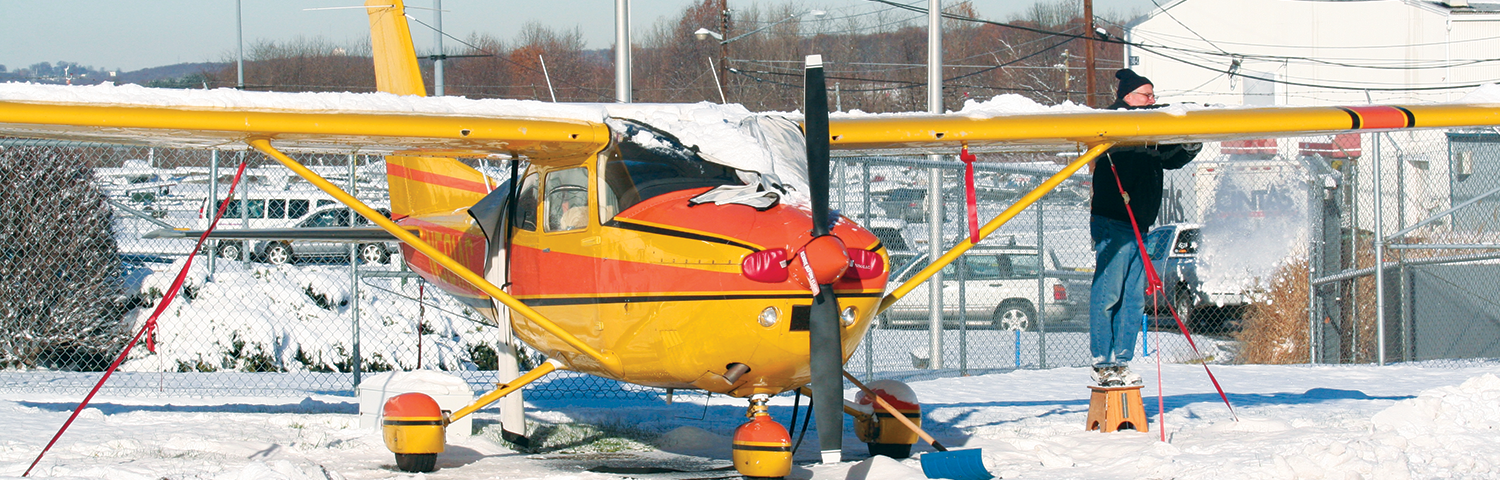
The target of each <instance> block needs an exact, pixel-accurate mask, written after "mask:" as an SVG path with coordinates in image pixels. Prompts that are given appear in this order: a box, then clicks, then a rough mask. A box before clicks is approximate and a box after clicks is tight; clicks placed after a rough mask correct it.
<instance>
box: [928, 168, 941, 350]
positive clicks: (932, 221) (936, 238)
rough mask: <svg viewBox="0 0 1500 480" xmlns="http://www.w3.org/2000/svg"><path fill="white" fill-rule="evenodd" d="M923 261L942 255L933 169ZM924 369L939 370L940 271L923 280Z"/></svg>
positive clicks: (937, 176) (938, 179)
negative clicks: (925, 282)
mask: <svg viewBox="0 0 1500 480" xmlns="http://www.w3.org/2000/svg"><path fill="white" fill-rule="evenodd" d="M927 159H928V160H931V161H934V162H939V161H942V159H943V156H942V155H928V156H927ZM927 206H928V207H927V252H928V253H927V261H928V263H931V262H934V261H937V257H938V255H941V254H942V253H943V169H942V167H937V166H934V167H932V168H931V169H929V170H928V171H927ZM927 295H928V298H929V300H928V302H927V318H928V322H929V323H928V325H927V336H928V347H927V349H928V352H927V353H928V356H929V357H930V358H931V361H929V362H928V364H927V367H928V368H930V369H933V370H938V369H941V368H943V271H942V270H938V272H937V273H935V274H933V275H932V278H929V279H928V280H927Z"/></svg>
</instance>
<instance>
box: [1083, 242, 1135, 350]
mask: <svg viewBox="0 0 1500 480" xmlns="http://www.w3.org/2000/svg"><path fill="white" fill-rule="evenodd" d="M1089 235H1090V236H1091V237H1093V240H1094V287H1093V289H1092V290H1090V294H1091V298H1090V299H1089V353H1090V354H1092V355H1093V357H1094V364H1095V366H1108V365H1122V364H1124V363H1125V362H1128V361H1130V359H1131V358H1134V357H1135V337H1136V334H1137V333H1138V332H1140V331H1141V315H1143V314H1145V312H1144V310H1143V309H1144V306H1145V303H1146V272H1145V270H1146V268H1145V266H1144V265H1142V264H1141V250H1140V247H1139V246H1137V244H1136V241H1135V230H1134V229H1133V228H1131V227H1130V223H1129V222H1122V221H1119V220H1115V219H1112V218H1106V217H1101V216H1098V215H1093V216H1092V218H1090V219H1089Z"/></svg>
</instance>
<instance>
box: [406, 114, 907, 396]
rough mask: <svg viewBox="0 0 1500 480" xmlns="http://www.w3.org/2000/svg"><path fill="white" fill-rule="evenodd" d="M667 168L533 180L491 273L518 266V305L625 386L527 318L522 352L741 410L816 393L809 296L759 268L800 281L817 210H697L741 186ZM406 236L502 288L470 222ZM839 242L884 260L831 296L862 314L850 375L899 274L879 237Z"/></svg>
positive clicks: (437, 218)
mask: <svg viewBox="0 0 1500 480" xmlns="http://www.w3.org/2000/svg"><path fill="white" fill-rule="evenodd" d="M668 153H669V154H668V155H666V156H667V157H671V158H665V159H663V158H658V157H659V156H658V155H655V154H654V153H653V152H652V151H647V150H642V149H639V148H635V147H633V146H631V145H629V144H626V145H625V146H624V148H622V147H621V145H620V143H619V142H615V143H611V145H610V146H609V147H606V148H605V149H603V150H602V151H600V152H598V153H597V154H595V155H590V156H586V157H578V158H569V159H553V160H549V161H547V162H546V163H544V164H533V165H531V167H530V168H528V169H527V171H526V172H525V173H524V175H522V176H521V178H520V182H519V187H518V188H517V189H516V190H517V192H516V196H515V197H514V198H513V199H512V200H511V201H512V202H513V203H514V205H511V207H510V208H513V210H511V212H512V214H513V216H512V217H511V220H510V221H509V222H508V223H509V224H510V229H509V232H510V244H509V249H508V261H504V260H502V262H501V263H499V264H495V265H490V267H489V268H491V269H494V268H506V267H507V265H506V263H508V268H509V269H510V270H509V282H510V293H511V294H512V295H513V296H515V297H516V298H517V299H519V300H520V301H522V302H523V303H525V304H526V305H527V306H529V307H531V308H533V309H535V310H536V311H538V312H540V313H541V314H543V315H544V316H546V317H547V318H548V319H550V320H552V321H553V322H556V323H557V324H558V325H560V326H561V327H563V328H564V329H565V330H567V331H568V332H570V333H572V334H573V335H575V336H577V337H578V338H580V339H582V340H583V341H584V342H585V343H587V344H589V345H590V346H592V347H594V348H597V349H600V350H609V351H613V352H615V353H616V354H617V355H619V356H620V359H621V360H622V364H623V365H625V370H624V372H623V374H621V375H614V374H611V373H610V372H609V371H608V370H607V369H605V368H602V367H601V366H600V365H598V364H597V363H596V362H594V361H593V360H592V359H591V358H589V357H587V356H584V355H581V354H579V353H578V352H577V351H576V350H575V349H574V348H572V347H571V346H569V345H567V344H566V343H564V342H563V341H562V340H560V339H558V338H557V337H555V336H553V335H551V334H549V333H548V332H546V331H545V330H543V329H542V328H541V327H540V326H538V325H536V324H534V323H533V322H532V321H531V320H529V319H527V318H525V317H523V316H521V315H519V314H515V315H511V318H510V319H509V321H510V322H511V326H512V329H513V331H514V332H515V334H516V336H517V337H519V338H520V339H521V340H522V341H524V342H526V343H527V344H528V345H530V346H532V347H533V348H535V349H537V350H538V351H540V352H541V353H543V354H544V355H547V356H548V357H550V358H554V359H558V360H560V361H562V362H564V363H565V364H566V365H567V366H568V367H569V368H572V369H574V370H577V371H581V372H585V373H590V374H594V375H599V376H604V377H609V378H615V379H617V380H622V381H627V382H631V383H636V384H640V385H646V386H652V387H662V388H699V389H704V390H709V391H713V392H716V393H723V394H728V395H732V396H740V397H743V396H749V395H754V394H775V393H779V392H782V391H786V390H790V389H794V388H797V387H799V386H802V385H805V384H807V383H808V381H809V379H810V372H809V369H808V352H809V343H808V342H809V339H808V317H809V315H808V311H809V306H810V305H811V304H812V300H813V299H812V293H811V292H810V290H809V287H808V286H807V285H806V282H805V281H803V282H801V283H799V281H798V280H797V278H796V277H797V275H786V278H782V279H779V281H767V280H766V279H765V278H763V277H756V278H759V279H756V278H752V275H747V273H746V270H747V268H749V267H747V266H746V262H747V257H750V256H751V255H752V254H756V253H758V252H767V251H772V250H777V249H780V250H781V251H783V252H785V255H784V257H785V258H786V259H787V261H785V262H783V263H782V264H781V265H779V267H780V268H785V269H788V270H794V269H801V268H803V267H802V262H800V261H799V260H798V258H797V254H798V252H799V251H800V250H801V249H802V248H803V247H804V246H805V245H807V244H808V242H809V241H811V240H812V238H813V237H812V233H811V225H812V220H811V211H810V209H808V208H807V207H803V206H797V205H788V204H786V203H784V202H777V203H776V204H774V205H772V206H770V207H769V208H764V209H759V208H756V207H752V206H749V205H744V204H737V203H730V204H725V205H718V204H715V203H699V204H696V205H694V204H693V203H692V202H690V200H691V199H693V198H694V197H695V196H698V195H699V194H702V193H704V192H706V191H708V190H710V189H712V188H713V187H714V186H716V185H719V184H733V182H731V181H730V180H731V179H730V177H727V176H726V174H725V172H721V171H717V170H715V169H716V168H722V167H715V166H712V165H708V166H703V165H698V164H697V162H701V160H696V161H693V160H691V159H684V158H681V157H673V156H672V154H671V152H668ZM679 163H680V164H679ZM664 165H665V166H664ZM668 167H670V168H668ZM725 170H729V171H731V172H732V169H725ZM684 171H687V172H686V173H684ZM735 181H737V180H735ZM399 223H401V224H402V225H403V226H409V227H418V229H419V230H420V232H421V237H422V239H423V240H425V241H427V242H429V243H431V244H432V245H434V246H436V247H438V248H439V249H441V250H444V251H446V252H448V253H449V255H451V256H452V257H453V258H454V259H455V260H458V261H459V262H460V263H462V264H464V265H465V266H467V267H468V268H470V269H472V270H474V271H475V272H478V273H487V275H486V276H487V278H491V279H496V278H497V276H496V275H495V273H496V272H493V271H491V272H485V271H484V269H485V265H486V262H485V256H486V245H488V243H487V239H486V237H485V235H484V233H483V232H484V230H485V229H482V228H481V226H480V225H478V224H477V223H476V221H475V220H474V219H473V218H471V217H470V216H469V215H467V214H465V213H464V212H462V211H459V212H452V213H445V214H436V215H423V216H413V217H408V218H404V219H401V220H400V221H399ZM491 231H501V229H495V230H491ZM833 234H834V235H835V236H837V237H838V238H839V240H841V241H842V242H843V244H844V246H845V247H846V248H847V249H848V250H860V251H863V252H868V253H869V254H872V255H873V256H878V258H879V260H878V261H876V262H865V263H867V264H866V265H864V266H863V268H865V270H866V271H864V272H860V273H857V274H853V273H851V274H846V275H843V276H842V277H840V278H839V279H838V280H837V281H835V282H834V283H833V288H834V291H835V292H836V293H837V295H838V298H839V309H840V311H844V310H845V309H847V308H849V307H853V309H854V310H853V311H852V312H851V314H850V315H848V316H847V317H844V320H843V321H841V324H840V325H841V329H842V331H841V333H842V343H843V345H842V347H843V348H842V350H843V356H844V359H845V360H847V359H848V357H849V356H850V355H852V354H853V352H854V350H855V348H856V347H858V345H859V341H860V340H861V339H862V338H863V336H864V334H865V331H866V329H867V328H869V325H870V321H871V319H872V318H873V316H874V315H873V314H874V311H875V308H876V306H877V304H878V302H879V300H880V297H881V295H882V294H883V293H884V290H885V284H886V280H887V275H888V273H889V272H888V270H889V269H888V268H887V267H886V262H885V260H886V253H885V249H884V247H883V246H882V245H881V243H880V241H879V239H877V238H876V237H875V236H874V235H873V234H872V233H870V232H869V231H867V230H865V229H863V228H861V227H859V226H858V225H856V224H854V223H853V222H852V221H849V220H848V219H844V218H839V219H837V221H836V223H834V225H833ZM404 252H405V255H406V257H407V260H408V264H409V265H411V266H412V268H413V269H414V270H417V271H418V272H420V273H421V274H422V275H423V276H424V277H426V278H427V279H428V280H429V281H432V282H434V283H435V284H437V285H438V286H439V287H441V288H443V289H444V290H446V291H448V292H449V293H452V294H454V295H455V296H456V297H458V298H459V299H460V300H462V301H464V302H465V303H467V304H469V305H470V306H471V307H473V308H475V309H476V310H479V311H481V312H482V313H484V314H486V315H487V316H490V317H492V318H493V317H494V316H496V315H497V314H498V312H497V310H495V309H494V308H493V304H492V303H490V302H489V298H488V297H487V296H485V295H484V294H483V293H482V292H480V291H479V290H477V289H475V288H473V287H471V286H469V285H467V284H465V283H464V282H463V281H461V280H460V279H458V278H457V277H456V276H454V275H452V274H451V273H448V272H445V271H443V270H442V269H441V268H439V267H437V266H436V265H435V264H432V263H430V262H428V261H427V259H426V257H425V256H423V255H422V254H420V253H418V252H415V251H414V250H411V249H410V248H406V249H404ZM502 258H503V257H502ZM492 263H495V262H493V261H492ZM872 268H873V269H874V270H873V271H871V270H870V269H872ZM854 270H856V269H855V268H850V271H851V272H853V271H854ZM498 277H500V278H503V277H504V275H499V276H498ZM773 280H777V279H773ZM736 368H738V369H740V370H743V369H745V368H748V372H745V373H743V374H737V372H734V370H735V369H736Z"/></svg>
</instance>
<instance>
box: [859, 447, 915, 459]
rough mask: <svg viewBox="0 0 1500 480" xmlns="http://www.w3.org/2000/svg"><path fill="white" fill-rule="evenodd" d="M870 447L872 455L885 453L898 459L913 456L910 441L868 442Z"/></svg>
mask: <svg viewBox="0 0 1500 480" xmlns="http://www.w3.org/2000/svg"><path fill="white" fill-rule="evenodd" d="M865 445H868V446H869V447H870V456H872V457H873V456H876V455H885V456H887V457H891V458H894V459H897V460H900V459H903V458H908V457H911V444H910V443H866V444H865Z"/></svg>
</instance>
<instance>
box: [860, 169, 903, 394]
mask: <svg viewBox="0 0 1500 480" xmlns="http://www.w3.org/2000/svg"><path fill="white" fill-rule="evenodd" d="M860 171H861V173H863V174H864V181H862V182H859V183H860V185H862V186H863V189H864V194H865V195H864V197H862V198H864V201H863V202H861V203H862V205H861V206H860V208H863V209H864V211H863V212H862V213H864V217H862V218H861V221H863V222H864V223H865V225H869V224H871V223H872V222H871V221H870V220H871V218H870V160H869V159H865V160H864V161H862V162H860ZM891 273H895V272H891ZM887 281H890V280H889V279H887ZM870 321H871V322H875V320H874V319H871V320H870ZM874 376H875V326H874V325H871V326H870V328H867V329H865V381H869V380H870V379H871V378H873V377H874Z"/></svg>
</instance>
